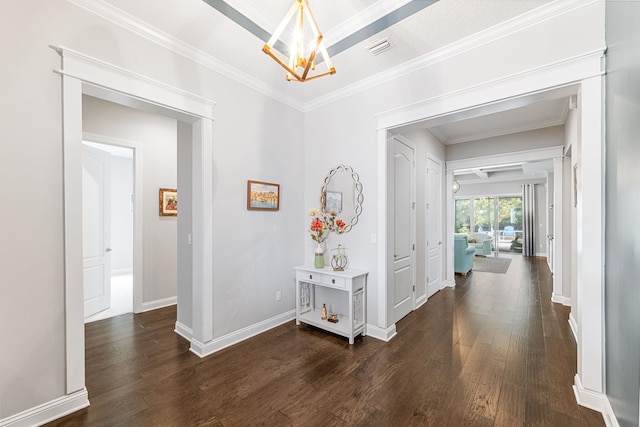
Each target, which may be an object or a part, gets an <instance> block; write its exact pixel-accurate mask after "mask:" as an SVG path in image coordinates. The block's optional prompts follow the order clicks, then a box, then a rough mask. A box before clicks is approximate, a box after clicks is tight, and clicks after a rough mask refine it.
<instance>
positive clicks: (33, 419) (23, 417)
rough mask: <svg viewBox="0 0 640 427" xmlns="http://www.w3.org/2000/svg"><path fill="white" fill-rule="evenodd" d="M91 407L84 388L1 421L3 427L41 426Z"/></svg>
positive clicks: (0, 424)
mask: <svg viewBox="0 0 640 427" xmlns="http://www.w3.org/2000/svg"><path fill="white" fill-rule="evenodd" d="M87 406H89V395H88V393H87V389H86V388H83V389H82V390H80V391H76V392H75V393H71V394H68V395H66V396H63V397H60V398H58V399H54V400H51V401H49V402H47V403H44V404H42V405H38V406H36V407H33V408H31V409H27V410H26V411H23V412H20V413H18V414H15V415H12V416H10V417H8V418H3V419H1V420H0V426H2V427H31V426H41V425H43V424H46V423H48V422H50V421H53V420H57V419H58V418H62V417H64V416H65V415H69V414H70V413H72V412H75V411H79V410H80V409H82V408H86V407H87Z"/></svg>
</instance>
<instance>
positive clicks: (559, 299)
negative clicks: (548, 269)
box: [551, 294, 571, 307]
mask: <svg viewBox="0 0 640 427" xmlns="http://www.w3.org/2000/svg"><path fill="white" fill-rule="evenodd" d="M551 302H555V303H556V304H562V305H564V306H565V307H571V297H565V296H564V295H558V294H553V295H551Z"/></svg>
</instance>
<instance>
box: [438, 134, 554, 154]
mask: <svg viewBox="0 0 640 427" xmlns="http://www.w3.org/2000/svg"><path fill="white" fill-rule="evenodd" d="M562 145H564V127H563V126H552V127H547V128H542V129H536V130H530V131H527V132H518V133H513V134H510V135H502V136H496V137H491V138H485V139H480V140H477V141H470V142H463V143H460V144H451V145H447V160H461V159H470V158H474V157H485V156H493V155H496V154H502V153H512V152H516V151H525V150H535V149H537V148H547V147H558V146H562Z"/></svg>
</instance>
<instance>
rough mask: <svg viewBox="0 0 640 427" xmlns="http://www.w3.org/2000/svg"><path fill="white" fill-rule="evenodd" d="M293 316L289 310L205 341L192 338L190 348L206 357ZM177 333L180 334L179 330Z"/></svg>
mask: <svg viewBox="0 0 640 427" xmlns="http://www.w3.org/2000/svg"><path fill="white" fill-rule="evenodd" d="M295 318H296V311H295V310H290V311H287V312H285V313H282V314H279V315H277V316H274V317H272V318H270V319H267V320H264V321H262V322H258V323H255V324H253V325H250V326H247V327H245V328H242V329H239V330H237V331H234V332H231V333H230V334H227V335H223V336H221V337H218V338H214V339H213V340H211V341H209V342H207V343H201V342H199V341H197V340H196V339H193V338H192V339H191V348H190V350H191V351H192V352H193V353H194V354H196V355H197V356H199V357H206V356H209V355H211V354H213V353H215V352H218V351H220V350H222V349H224V348H227V347H230V346H232V345H234V344H237V343H239V342H242V341H244V340H247V339H249V338H251V337H254V336H256V335H259V334H261V333H263V332H266V331H268V330H269V329H273V328H275V327H277V326H280V325H282V324H284V323H287V322H289V321H291V320H294V319H295ZM176 325H177V323H176ZM176 329H177V328H176ZM176 332H178V331H176ZM183 332H184V331H183ZM178 333H179V334H180V335H182V334H181V333H180V332H178Z"/></svg>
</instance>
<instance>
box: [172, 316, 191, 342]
mask: <svg viewBox="0 0 640 427" xmlns="http://www.w3.org/2000/svg"><path fill="white" fill-rule="evenodd" d="M173 331H174V332H175V333H176V334H178V335H180V336H181V337H182V338H184V339H186V340H187V341H189V342H191V339H192V338H193V329H191V328H190V327H188V326H187V325H185V324H184V323H181V322H178V321H176V327H175V329H174V330H173Z"/></svg>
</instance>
